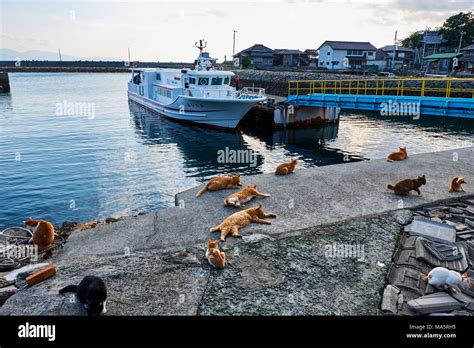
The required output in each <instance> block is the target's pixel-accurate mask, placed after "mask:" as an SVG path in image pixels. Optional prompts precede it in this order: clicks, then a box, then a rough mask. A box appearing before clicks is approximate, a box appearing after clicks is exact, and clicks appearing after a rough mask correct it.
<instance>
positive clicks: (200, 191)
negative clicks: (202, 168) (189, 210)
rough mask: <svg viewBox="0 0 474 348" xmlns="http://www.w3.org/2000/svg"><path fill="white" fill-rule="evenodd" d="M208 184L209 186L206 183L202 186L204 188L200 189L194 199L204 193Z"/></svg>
mask: <svg viewBox="0 0 474 348" xmlns="http://www.w3.org/2000/svg"><path fill="white" fill-rule="evenodd" d="M208 184H209V183H206V185H204V187H203V188H202V189H200V190H199V192H198V193H196V197H199V196H200V195H202V194H203V193H204V192H206V190H207V185H208Z"/></svg>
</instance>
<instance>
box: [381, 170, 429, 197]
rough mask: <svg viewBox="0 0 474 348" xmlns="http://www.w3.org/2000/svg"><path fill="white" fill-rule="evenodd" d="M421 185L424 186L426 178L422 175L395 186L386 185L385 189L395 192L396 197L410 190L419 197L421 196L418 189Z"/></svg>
mask: <svg viewBox="0 0 474 348" xmlns="http://www.w3.org/2000/svg"><path fill="white" fill-rule="evenodd" d="M422 185H426V178H425V176H424V175H423V176H419V177H417V178H416V179H405V180H402V181H400V182H398V183H397V184H395V186H392V185H387V188H388V189H389V190H392V191H393V192H395V194H397V195H406V194H408V193H409V192H410V191H412V190H414V191H416V192H417V193H418V194H419V195H421V192H420V189H419V188H420V187H421V186H422Z"/></svg>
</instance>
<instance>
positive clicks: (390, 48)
mask: <svg viewBox="0 0 474 348" xmlns="http://www.w3.org/2000/svg"><path fill="white" fill-rule="evenodd" d="M394 48H395V50H396V51H403V52H413V50H412V49H411V48H407V47H402V46H399V45H397V46H395V45H385V46H383V47H380V48H379V50H381V51H384V52H391V51H393V50H394Z"/></svg>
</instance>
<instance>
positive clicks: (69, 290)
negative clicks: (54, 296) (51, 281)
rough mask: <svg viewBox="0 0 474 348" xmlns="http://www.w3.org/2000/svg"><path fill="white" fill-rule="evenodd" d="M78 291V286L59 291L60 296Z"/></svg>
mask: <svg viewBox="0 0 474 348" xmlns="http://www.w3.org/2000/svg"><path fill="white" fill-rule="evenodd" d="M76 291H77V285H68V286H66V287H65V288H62V289H61V290H59V293H60V294H64V293H65V292H76Z"/></svg>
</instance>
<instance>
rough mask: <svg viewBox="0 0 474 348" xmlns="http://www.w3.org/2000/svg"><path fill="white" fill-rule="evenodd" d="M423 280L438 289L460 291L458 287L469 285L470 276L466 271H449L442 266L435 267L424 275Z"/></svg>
mask: <svg viewBox="0 0 474 348" xmlns="http://www.w3.org/2000/svg"><path fill="white" fill-rule="evenodd" d="M422 279H423V281H425V282H426V281H428V284H430V285H432V286H434V287H435V288H436V289H438V290H449V289H452V290H453V291H461V290H460V288H459V287H463V288H466V287H470V286H471V278H469V276H468V275H467V273H464V274H461V273H458V272H456V271H450V270H449V269H447V268H444V267H436V268H433V269H432V270H431V272H430V273H428V275H426V276H424V277H423V278H422Z"/></svg>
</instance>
